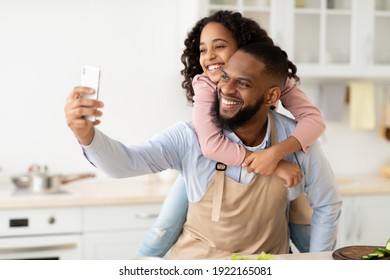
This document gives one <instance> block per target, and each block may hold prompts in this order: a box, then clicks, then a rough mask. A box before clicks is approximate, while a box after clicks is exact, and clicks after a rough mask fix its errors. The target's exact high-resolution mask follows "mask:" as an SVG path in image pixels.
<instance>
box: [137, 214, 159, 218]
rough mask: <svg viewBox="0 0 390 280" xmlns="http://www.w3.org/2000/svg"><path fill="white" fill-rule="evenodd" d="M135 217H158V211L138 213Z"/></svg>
mask: <svg viewBox="0 0 390 280" xmlns="http://www.w3.org/2000/svg"><path fill="white" fill-rule="evenodd" d="M135 217H136V218H137V219H156V218H157V217H158V214H157V213H136V214H135Z"/></svg>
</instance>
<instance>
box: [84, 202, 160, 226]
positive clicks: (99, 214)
mask: <svg viewBox="0 0 390 280" xmlns="http://www.w3.org/2000/svg"><path fill="white" fill-rule="evenodd" d="M160 209H161V204H160V203H156V204H154V203H151V204H132V205H117V206H111V205H110V206H96V207H86V208H84V213H83V221H84V228H83V230H84V231H101V230H123V229H147V228H149V227H150V226H151V225H152V224H153V223H154V221H155V220H156V218H157V217H158V214H159V213H160Z"/></svg>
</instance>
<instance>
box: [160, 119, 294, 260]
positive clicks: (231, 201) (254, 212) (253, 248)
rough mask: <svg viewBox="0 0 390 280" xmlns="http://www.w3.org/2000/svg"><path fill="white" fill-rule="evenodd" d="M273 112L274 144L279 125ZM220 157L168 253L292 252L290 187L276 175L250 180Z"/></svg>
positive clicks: (217, 255) (201, 256)
mask: <svg viewBox="0 0 390 280" xmlns="http://www.w3.org/2000/svg"><path fill="white" fill-rule="evenodd" d="M269 117H270V118H271V138H272V139H271V144H275V143H277V131H276V129H275V125H274V123H273V120H272V116H269ZM225 168H226V166H225V165H224V164H221V163H218V164H217V166H216V169H217V171H216V174H215V176H214V178H213V180H212V182H211V184H210V186H209V188H208V190H207V192H206V194H205V195H204V197H203V198H202V199H201V200H200V201H199V202H196V203H193V202H190V203H189V206H188V214H187V221H186V223H185V224H184V227H183V232H182V234H181V235H180V237H179V239H178V241H177V242H176V244H175V245H174V246H173V247H172V250H171V253H170V255H169V256H168V258H170V259H217V258H226V257H227V256H229V255H231V254H233V253H239V254H257V253H261V252H262V251H264V252H266V253H274V254H283V253H288V250H289V240H288V208H289V203H288V200H287V190H286V188H285V187H284V185H283V181H282V180H281V179H280V178H279V177H277V176H275V175H272V176H256V177H255V179H254V181H253V182H252V183H251V184H249V185H245V184H241V183H238V182H236V181H234V180H232V179H230V178H229V177H226V176H225V174H224V169H225Z"/></svg>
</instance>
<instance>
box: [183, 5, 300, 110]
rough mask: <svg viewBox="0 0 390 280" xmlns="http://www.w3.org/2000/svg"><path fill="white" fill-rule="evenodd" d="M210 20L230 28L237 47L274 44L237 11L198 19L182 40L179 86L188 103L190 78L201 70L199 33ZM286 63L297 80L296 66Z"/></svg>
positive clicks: (191, 90)
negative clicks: (180, 82)
mask: <svg viewBox="0 0 390 280" xmlns="http://www.w3.org/2000/svg"><path fill="white" fill-rule="evenodd" d="M210 22H217V23H220V24H222V25H223V26H224V27H225V28H227V29H228V30H230V31H231V32H232V35H233V38H234V39H235V40H236V41H237V45H238V48H240V47H241V46H244V45H247V44H250V43H267V44H271V45H274V42H273V40H272V39H271V38H270V37H269V36H268V34H267V32H266V31H265V30H264V29H262V28H261V27H260V25H259V24H258V23H257V22H255V21H254V20H252V19H249V18H246V17H243V16H242V15H241V14H240V13H238V12H232V11H218V12H216V13H214V14H213V15H211V16H208V17H204V18H202V19H201V20H199V21H198V22H197V23H196V24H195V26H194V27H193V28H192V30H191V31H190V32H189V33H188V36H187V39H186V40H185V41H184V45H185V49H184V51H183V54H182V55H181V62H182V63H183V64H184V69H183V70H181V72H180V73H181V74H182V75H183V76H184V81H183V82H182V84H181V86H182V88H183V89H184V90H185V92H186V97H187V101H188V103H190V104H192V103H193V102H194V100H193V96H194V90H193V88H192V79H193V78H194V77H195V75H197V74H201V73H202V72H203V70H202V67H201V65H200V64H199V55H200V53H199V44H200V34H201V32H202V30H203V28H204V27H205V26H206V25H207V24H208V23H210ZM286 57H287V54H286ZM288 65H289V78H293V79H295V80H296V81H297V82H298V81H299V77H298V76H297V75H296V73H297V67H296V66H295V65H294V64H293V63H292V62H291V61H290V60H289V61H288Z"/></svg>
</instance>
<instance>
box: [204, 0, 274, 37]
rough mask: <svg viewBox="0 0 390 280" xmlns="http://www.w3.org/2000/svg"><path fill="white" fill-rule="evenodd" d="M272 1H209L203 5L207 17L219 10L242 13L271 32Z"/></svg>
mask: <svg viewBox="0 0 390 280" xmlns="http://www.w3.org/2000/svg"><path fill="white" fill-rule="evenodd" d="M271 4H272V0H207V1H206V2H205V3H203V5H202V7H203V9H204V11H203V12H202V14H204V15H205V16H207V15H211V14H213V13H215V12H216V11H219V10H230V11H236V12H240V13H241V14H242V15H243V16H245V17H248V18H251V19H253V20H255V21H256V22H258V23H259V24H260V26H261V27H262V28H264V29H265V30H267V31H268V32H269V30H270V21H271V19H270V17H271Z"/></svg>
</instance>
